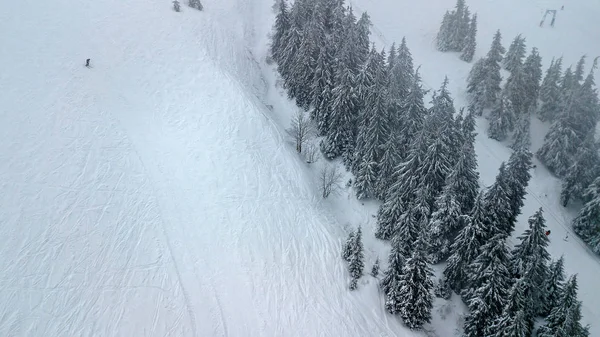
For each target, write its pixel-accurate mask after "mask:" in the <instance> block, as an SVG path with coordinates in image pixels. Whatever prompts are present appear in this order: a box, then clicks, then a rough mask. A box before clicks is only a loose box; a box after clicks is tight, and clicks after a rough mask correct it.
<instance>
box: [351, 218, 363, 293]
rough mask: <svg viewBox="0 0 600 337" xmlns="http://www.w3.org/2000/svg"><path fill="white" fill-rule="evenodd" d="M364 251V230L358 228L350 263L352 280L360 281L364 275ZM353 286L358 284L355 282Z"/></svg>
mask: <svg viewBox="0 0 600 337" xmlns="http://www.w3.org/2000/svg"><path fill="white" fill-rule="evenodd" d="M363 249H364V247H363V243H362V230H361V228H360V227H358V230H357V231H356V235H355V236H354V240H353V241H352V254H351V255H350V258H349V261H348V271H349V272H350V276H351V277H352V280H358V279H359V278H360V277H361V276H362V275H363V270H364V268H365V262H364V252H363ZM352 284H356V282H353V283H352ZM354 289H355V288H354ZM354 289H353V287H351V288H350V290H354Z"/></svg>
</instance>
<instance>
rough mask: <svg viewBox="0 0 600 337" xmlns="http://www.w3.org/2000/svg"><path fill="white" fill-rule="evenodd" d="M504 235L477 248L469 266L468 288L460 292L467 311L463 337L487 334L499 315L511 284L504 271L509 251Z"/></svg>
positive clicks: (496, 236)
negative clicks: (477, 251) (465, 300)
mask: <svg viewBox="0 0 600 337" xmlns="http://www.w3.org/2000/svg"><path fill="white" fill-rule="evenodd" d="M505 242H506V235H504V234H498V235H495V236H494V237H492V238H491V239H490V240H489V241H488V242H487V243H486V244H485V245H483V246H482V247H481V250H480V254H479V255H478V256H477V258H476V259H475V260H474V261H473V263H472V264H471V265H470V266H469V275H468V281H467V283H468V288H467V289H465V291H463V293H462V295H463V297H464V298H466V299H467V306H468V307H469V310H470V313H469V315H467V317H466V318H465V323H464V336H465V337H481V336H489V335H490V334H492V333H493V332H494V329H493V325H494V323H495V322H496V320H497V319H498V318H499V317H500V315H501V314H502V310H503V309H504V307H505V305H506V299H507V296H508V293H509V291H510V289H511V287H512V283H511V277H510V273H509V271H508V268H507V266H508V263H509V261H508V260H509V256H510V254H509V251H508V248H507V247H506V243H505Z"/></svg>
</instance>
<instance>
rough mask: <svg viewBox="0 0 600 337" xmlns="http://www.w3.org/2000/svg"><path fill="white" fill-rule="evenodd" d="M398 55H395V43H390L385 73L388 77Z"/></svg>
mask: <svg viewBox="0 0 600 337" xmlns="http://www.w3.org/2000/svg"><path fill="white" fill-rule="evenodd" d="M397 57H398V54H397V53H396V42H392V45H391V46H390V51H389V52H388V58H387V63H386V65H387V68H386V72H387V74H388V76H390V74H391V71H392V68H394V66H395V65H396V62H397Z"/></svg>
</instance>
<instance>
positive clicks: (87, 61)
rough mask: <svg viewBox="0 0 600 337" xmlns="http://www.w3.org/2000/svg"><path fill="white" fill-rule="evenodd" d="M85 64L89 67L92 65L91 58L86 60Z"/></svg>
mask: <svg viewBox="0 0 600 337" xmlns="http://www.w3.org/2000/svg"><path fill="white" fill-rule="evenodd" d="M85 66H86V67H88V68H89V67H90V59H87V60H85Z"/></svg>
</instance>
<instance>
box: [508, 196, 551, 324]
mask: <svg viewBox="0 0 600 337" xmlns="http://www.w3.org/2000/svg"><path fill="white" fill-rule="evenodd" d="M528 222H529V228H528V229H526V230H525V232H524V233H523V235H521V236H520V237H519V240H520V242H519V243H518V244H517V245H516V247H515V249H514V250H513V252H512V257H511V264H510V265H511V269H512V270H511V272H512V274H513V275H516V276H517V277H522V278H524V279H525V280H526V281H527V286H528V287H529V291H528V294H527V295H528V297H529V298H528V299H527V300H528V303H527V304H528V305H527V310H528V314H529V313H530V315H528V317H529V318H533V317H534V316H537V315H538V314H542V313H543V312H544V305H545V302H546V300H545V296H546V292H545V290H544V285H545V282H546V279H547V278H548V275H549V270H548V262H549V261H550V254H549V253H548V251H547V247H548V244H549V242H550V240H549V239H548V237H547V236H546V234H545V232H546V225H545V220H544V217H543V215H542V209H541V208H540V209H539V210H538V211H537V212H536V213H535V214H534V215H533V216H531V217H530V218H529V221H528Z"/></svg>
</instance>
